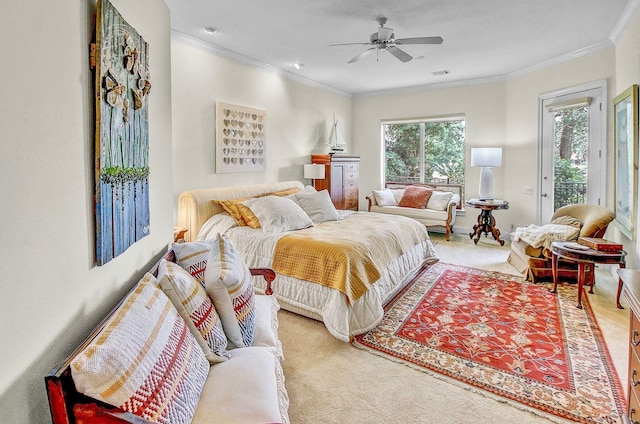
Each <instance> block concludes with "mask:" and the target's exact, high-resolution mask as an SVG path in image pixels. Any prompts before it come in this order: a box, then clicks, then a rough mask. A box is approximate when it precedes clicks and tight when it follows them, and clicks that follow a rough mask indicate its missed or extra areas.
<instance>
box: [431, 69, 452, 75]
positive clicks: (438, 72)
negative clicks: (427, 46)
mask: <svg viewBox="0 0 640 424" xmlns="http://www.w3.org/2000/svg"><path fill="white" fill-rule="evenodd" d="M448 73H449V70H447V69H445V70H443V71H436V72H432V74H433V75H435V76H439V75H447V74H448Z"/></svg>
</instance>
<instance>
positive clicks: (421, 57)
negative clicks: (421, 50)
mask: <svg viewBox="0 0 640 424" xmlns="http://www.w3.org/2000/svg"><path fill="white" fill-rule="evenodd" d="M424 58H425V57H424V56H416V57H414V58H413V60H423V59H424Z"/></svg>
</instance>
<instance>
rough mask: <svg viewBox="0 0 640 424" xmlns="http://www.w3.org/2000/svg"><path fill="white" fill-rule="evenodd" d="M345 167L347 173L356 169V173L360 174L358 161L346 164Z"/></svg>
mask: <svg viewBox="0 0 640 424" xmlns="http://www.w3.org/2000/svg"><path fill="white" fill-rule="evenodd" d="M344 169H345V170H346V171H347V173H349V172H354V171H355V173H356V175H358V163H357V162H352V163H347V164H346V165H345V166H344Z"/></svg>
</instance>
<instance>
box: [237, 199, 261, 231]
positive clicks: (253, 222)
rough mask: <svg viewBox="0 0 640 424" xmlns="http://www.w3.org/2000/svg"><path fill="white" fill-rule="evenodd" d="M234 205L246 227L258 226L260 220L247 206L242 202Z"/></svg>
mask: <svg viewBox="0 0 640 424" xmlns="http://www.w3.org/2000/svg"><path fill="white" fill-rule="evenodd" d="M236 207H237V208H238V211H239V212H240V216H242V219H243V220H244V222H245V223H246V224H247V227H251V228H260V220H259V219H258V217H257V216H256V215H255V214H254V213H253V211H252V210H251V209H249V208H248V207H246V206H245V205H243V204H242V203H238V204H237V205H236Z"/></svg>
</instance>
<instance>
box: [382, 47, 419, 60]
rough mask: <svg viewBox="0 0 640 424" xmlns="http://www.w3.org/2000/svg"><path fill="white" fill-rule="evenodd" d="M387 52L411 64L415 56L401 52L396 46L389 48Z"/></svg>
mask: <svg viewBox="0 0 640 424" xmlns="http://www.w3.org/2000/svg"><path fill="white" fill-rule="evenodd" d="M387 51H388V52H389V53H391V54H392V55H394V56H395V57H396V58H398V59H400V60H401V61H402V62H409V61H410V60H411V59H413V56H411V55H410V54H409V53H407V52H405V51H404V50H400V49H399V48H397V47H396V46H389V47H387Z"/></svg>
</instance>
